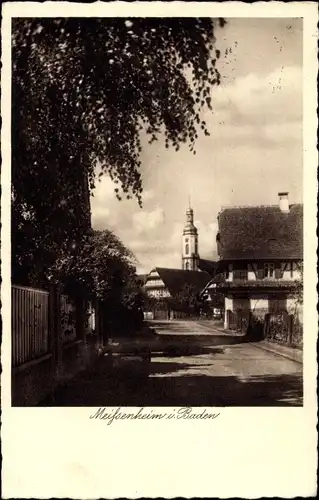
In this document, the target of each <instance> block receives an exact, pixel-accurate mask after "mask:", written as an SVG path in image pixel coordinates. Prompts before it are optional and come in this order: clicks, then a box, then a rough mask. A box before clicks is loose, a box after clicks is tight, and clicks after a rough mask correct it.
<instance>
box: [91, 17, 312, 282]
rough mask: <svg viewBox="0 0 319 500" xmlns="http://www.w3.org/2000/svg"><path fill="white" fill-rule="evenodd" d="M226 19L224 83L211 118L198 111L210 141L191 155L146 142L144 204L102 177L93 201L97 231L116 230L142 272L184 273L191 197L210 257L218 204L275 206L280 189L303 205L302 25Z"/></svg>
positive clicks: (203, 140)
mask: <svg viewBox="0 0 319 500" xmlns="http://www.w3.org/2000/svg"><path fill="white" fill-rule="evenodd" d="M227 21H228V23H227V24H226V26H225V27H224V28H223V29H221V28H219V29H218V30H217V31H216V38H217V47H218V48H219V49H220V50H221V54H222V56H221V59H220V62H219V66H218V68H219V70H220V72H221V75H222V84H221V86H220V87H213V88H212V94H211V96H212V106H213V113H212V112H211V111H209V110H207V111H205V112H204V113H203V119H204V120H205V121H206V124H207V128H208V130H209V131H210V136H209V137H206V136H204V135H203V136H200V137H199V139H198V141H197V144H196V151H197V154H196V155H193V154H192V153H190V152H189V150H188V148H187V145H183V146H182V147H181V148H180V150H179V151H178V152H176V151H174V150H172V149H169V150H167V149H166V148H165V145H164V138H160V139H159V140H158V141H157V142H155V143H153V144H152V145H149V144H148V143H147V140H146V139H144V138H142V143H143V151H142V153H141V161H142V167H141V173H142V178H143V184H144V195H143V208H142V209H141V208H139V206H138V203H137V201H135V200H122V201H118V200H117V199H116V197H115V194H114V187H115V186H114V185H113V183H112V181H111V180H110V179H109V178H108V177H103V178H102V180H101V182H99V183H98V184H97V187H96V190H95V192H94V197H92V198H91V209H92V223H93V227H94V228H95V229H110V230H112V231H114V232H115V233H116V234H117V235H118V236H119V237H120V238H121V239H122V241H123V243H124V244H125V245H126V246H127V247H129V248H130V249H131V250H132V251H133V253H134V254H135V256H136V259H137V261H138V264H137V270H138V272H140V273H148V272H150V271H151V269H153V268H154V267H170V268H181V236H182V230H183V225H184V223H185V220H186V215H185V212H186V209H187V207H188V200H189V197H190V199H191V205H192V208H193V210H194V219H195V225H196V226H197V228H198V233H199V254H200V256H201V257H202V258H208V259H211V260H215V259H216V258H217V250H216V233H217V229H218V226H217V215H218V212H219V211H220V210H221V208H222V207H223V206H229V205H264V204H266V205H269V204H271V205H272V204H277V203H278V192H280V191H288V192H289V202H290V203H301V202H302V157H303V151H302V20H300V19H287V18H285V19H275V18H272V19H271V18H269V19H267V18H260V19H258V18H251V19H244V18H241V19H240V18H237V19H227ZM230 48H231V54H228V55H227V56H225V55H224V54H225V50H226V49H230Z"/></svg>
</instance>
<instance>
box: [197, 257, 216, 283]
mask: <svg viewBox="0 0 319 500" xmlns="http://www.w3.org/2000/svg"><path fill="white" fill-rule="evenodd" d="M217 266H218V263H217V262H215V261H213V260H207V259H199V262H198V267H199V269H200V270H201V271H206V272H207V273H208V274H209V275H210V276H211V277H212V278H213V277H214V276H215V274H216V269H217Z"/></svg>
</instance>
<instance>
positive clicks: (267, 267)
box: [264, 262, 275, 278]
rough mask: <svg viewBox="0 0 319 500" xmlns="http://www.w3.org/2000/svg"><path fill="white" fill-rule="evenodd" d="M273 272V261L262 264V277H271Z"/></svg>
mask: <svg viewBox="0 0 319 500" xmlns="http://www.w3.org/2000/svg"><path fill="white" fill-rule="evenodd" d="M274 273H275V266H274V263H273V262H267V263H266V264H264V277H265V278H273V277H274Z"/></svg>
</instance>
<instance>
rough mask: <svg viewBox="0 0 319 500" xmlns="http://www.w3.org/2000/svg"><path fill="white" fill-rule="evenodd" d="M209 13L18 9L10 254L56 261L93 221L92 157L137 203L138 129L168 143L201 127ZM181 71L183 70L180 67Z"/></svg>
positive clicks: (210, 39)
mask: <svg viewBox="0 0 319 500" xmlns="http://www.w3.org/2000/svg"><path fill="white" fill-rule="evenodd" d="M223 23H224V21H223V20H219V21H214V20H211V19H198V18H193V19H187V18H182V19H178V18H175V19H150V18H133V19H123V18H117V19H116V18H113V19H95V18H90V19H76V18H70V19H68V18H65V19H32V18H30V19H14V20H13V40H12V42H13V43H12V46H13V49H12V61H13V65H12V88H13V101H12V202H13V217H12V222H13V226H12V237H13V245H12V248H13V253H12V257H13V258H12V261H13V267H14V274H17V275H18V276H19V272H20V271H21V268H23V267H24V268H28V267H30V268H31V269H34V268H35V267H36V266H40V267H41V265H43V262H42V260H43V259H44V261H45V262H46V263H49V264H52V263H53V261H54V255H55V251H56V246H58V247H60V246H61V245H64V246H65V247H66V249H67V248H69V247H70V246H72V244H73V241H76V242H78V241H79V240H81V238H82V235H83V233H85V232H86V231H87V230H88V229H89V228H90V220H89V219H90V211H89V189H90V190H93V188H94V185H95V181H96V171H97V169H96V166H97V164H99V165H100V167H101V174H102V175H103V173H104V174H105V173H106V174H108V175H109V176H110V177H111V179H113V180H114V182H115V183H116V184H118V187H116V193H117V196H118V198H119V199H120V198H121V196H122V195H123V194H124V196H126V197H128V198H130V197H132V196H135V197H137V200H138V202H139V204H142V178H141V173H140V170H139V168H140V152H141V140H140V133H141V131H142V130H144V131H145V132H146V134H147V135H148V136H149V139H150V141H154V140H156V139H157V138H158V136H159V134H160V133H162V132H164V133H165V140H166V147H169V146H172V147H174V148H175V149H176V150H178V148H179V145H180V143H181V142H187V143H188V144H189V147H190V149H191V150H192V151H193V152H194V153H195V152H196V151H195V149H194V145H195V141H196V139H197V137H198V134H199V133H200V132H203V133H205V134H206V135H207V134H208V131H207V129H206V124H205V122H204V121H202V120H201V118H200V110H201V109H202V108H203V107H204V106H207V107H208V108H210V109H211V108H212V106H211V86H213V85H218V84H219V81H220V75H219V72H218V70H217V68H216V60H217V59H218V58H219V55H220V52H219V51H218V50H217V49H216V48H215V37H214V32H215V26H216V24H220V25H223ZM186 72H188V75H189V77H188V76H187V73H186Z"/></svg>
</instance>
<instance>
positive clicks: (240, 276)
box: [233, 269, 248, 280]
mask: <svg viewBox="0 0 319 500" xmlns="http://www.w3.org/2000/svg"><path fill="white" fill-rule="evenodd" d="M233 278H234V280H247V279H248V270H247V269H234V271H233Z"/></svg>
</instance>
